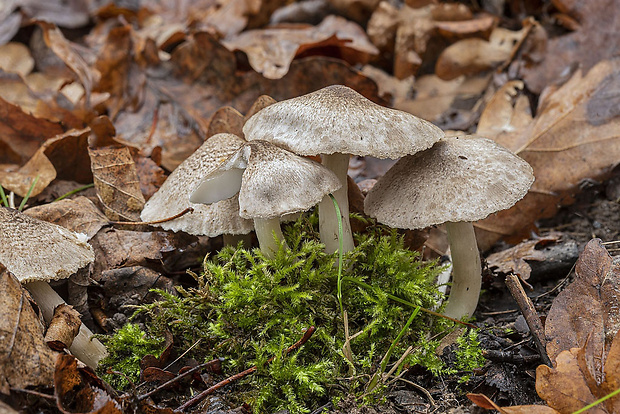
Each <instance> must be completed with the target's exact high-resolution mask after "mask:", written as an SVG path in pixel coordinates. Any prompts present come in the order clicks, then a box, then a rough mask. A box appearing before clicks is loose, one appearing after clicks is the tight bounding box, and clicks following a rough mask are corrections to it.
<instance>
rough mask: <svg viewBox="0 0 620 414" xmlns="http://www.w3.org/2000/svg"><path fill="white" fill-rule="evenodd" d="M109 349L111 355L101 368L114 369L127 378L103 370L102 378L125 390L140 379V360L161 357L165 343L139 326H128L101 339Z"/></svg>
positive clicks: (102, 363)
mask: <svg viewBox="0 0 620 414" xmlns="http://www.w3.org/2000/svg"><path fill="white" fill-rule="evenodd" d="M101 338H102V339H103V340H104V341H105V344H106V347H107V348H108V353H109V355H108V356H107V357H106V358H105V359H104V360H103V361H101V363H100V365H99V366H100V367H101V368H102V367H112V369H113V370H115V371H118V372H122V373H123V374H125V376H119V375H115V374H107V373H105V370H103V369H101V370H100V372H101V373H102V377H103V379H104V380H106V381H107V382H109V383H110V385H112V386H113V387H115V388H119V389H120V388H124V387H125V386H127V385H128V384H129V381H132V382H134V383H135V382H136V381H138V379H139V378H140V360H141V359H142V358H143V357H144V356H146V355H155V356H159V354H161V352H162V351H163V343H164V341H163V340H162V339H161V338H160V337H159V336H157V337H152V336H150V335H148V334H147V333H146V332H144V331H143V330H142V329H140V327H139V326H138V325H134V324H130V323H128V324H126V325H125V326H123V327H122V328H121V329H119V330H118V331H116V333H115V334H114V335H113V336H104V337H101Z"/></svg>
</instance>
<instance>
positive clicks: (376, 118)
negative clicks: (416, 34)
mask: <svg viewBox="0 0 620 414" xmlns="http://www.w3.org/2000/svg"><path fill="white" fill-rule="evenodd" d="M243 132H244V134H245V137H246V139H247V140H248V141H252V140H264V141H269V142H271V143H273V144H276V145H278V146H280V147H282V148H285V149H287V150H289V151H292V152H294V153H296V154H299V155H306V156H308V155H319V154H320V155H321V158H322V160H323V165H324V166H326V167H327V168H329V169H330V170H331V171H333V172H334V173H335V174H336V176H337V177H338V179H339V180H340V182H341V183H342V187H341V189H340V190H338V191H336V192H335V193H334V197H335V198H336V201H337V202H338V205H339V207H340V212H341V216H342V224H343V250H344V251H345V252H347V251H350V250H351V249H353V248H354V244H353V236H352V234H351V224H350V223H349V203H348V200H347V170H348V167H349V157H350V155H361V156H373V157H377V158H394V159H395V158H399V157H402V156H404V155H407V154H413V153H415V152H418V151H422V150H424V149H427V148H429V147H430V146H431V145H433V143H435V142H436V141H437V140H438V139H440V138H441V137H443V136H444V134H443V132H442V130H441V129H439V128H438V127H436V126H434V125H433V124H431V123H430V122H427V121H424V120H422V119H419V118H417V117H415V116H413V115H411V114H408V113H406V112H402V111H397V110H395V109H389V108H385V107H382V106H380V105H377V104H375V103H373V102H371V101H370V100H368V99H366V98H365V97H363V96H362V95H360V94H359V93H357V92H355V91H354V90H352V89H350V88H348V87H346V86H343V85H332V86H328V87H326V88H323V89H320V90H318V91H316V92H312V93H309V94H307V95H303V96H299V97H297V98H293V99H289V100H286V101H281V102H278V103H275V104H273V105H270V106H268V107H267V108H265V109H263V110H261V111H259V112H258V113H257V114H256V115H254V116H253V117H251V118H250V119H249V120H248V121H247V122H246V124H245V126H244V127H243ZM319 231H320V233H321V241H322V242H323V243H324V244H325V249H326V251H327V252H328V253H333V252H335V251H336V250H338V246H339V243H338V218H337V216H336V210H335V208H334V205H333V203H332V201H331V200H330V199H329V198H327V197H326V198H324V199H323V200H322V201H321V203H320V204H319Z"/></svg>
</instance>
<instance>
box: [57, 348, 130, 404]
mask: <svg viewBox="0 0 620 414" xmlns="http://www.w3.org/2000/svg"><path fill="white" fill-rule="evenodd" d="M54 395H55V396H56V404H57V405H58V407H59V408H60V409H61V410H62V411H63V412H70V413H89V414H95V413H96V414H122V411H121V408H120V405H119V404H118V403H117V402H116V401H114V399H113V398H112V397H111V396H110V395H108V393H107V392H106V391H105V386H104V384H103V382H102V381H101V380H100V379H99V378H97V377H96V376H95V375H94V374H93V373H92V371H91V372H89V371H88V369H86V368H84V369H80V368H78V367H77V359H76V358H75V357H74V356H72V355H59V356H58V358H57V359H56V367H55V372H54Z"/></svg>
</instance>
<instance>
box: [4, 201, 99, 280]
mask: <svg viewBox="0 0 620 414" xmlns="http://www.w3.org/2000/svg"><path fill="white" fill-rule="evenodd" d="M85 239H86V237H83V238H81V237H79V235H78V234H77V233H74V232H72V231H71V230H68V229H66V228H64V227H61V226H58V225H56V224H52V223H48V222H47V221H42V220H38V219H35V218H32V217H29V216H27V215H25V214H22V213H20V212H18V211H17V210H11V209H8V208H5V207H0V263H1V264H2V265H4V266H5V267H6V268H7V269H8V271H9V272H11V273H12V274H13V275H14V276H15V277H16V278H17V279H19V281H20V282H21V283H28V282H34V281H49V280H58V279H64V278H67V277H69V276H71V275H73V274H74V273H76V272H77V271H78V270H79V269H81V268H83V267H84V266H87V265H89V264H90V263H92V262H93V261H94V260H95V253H94V252H93V249H92V247H91V246H90V245H89V244H88V243H86V241H85Z"/></svg>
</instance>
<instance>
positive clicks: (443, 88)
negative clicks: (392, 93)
mask: <svg viewBox="0 0 620 414" xmlns="http://www.w3.org/2000/svg"><path fill="white" fill-rule="evenodd" d="M490 79H491V77H490V76H488V75H483V76H478V77H464V76H462V77H459V78H456V79H453V80H450V81H445V80H442V79H440V78H439V77H437V76H436V75H425V76H421V77H419V78H417V79H416V82H415V84H414V85H413V91H414V93H415V95H414V96H415V98H413V99H409V98H406V99H401V100H396V101H395V102H394V108H396V109H400V110H401V111H406V112H409V113H411V114H413V115H416V116H418V117H420V118H423V119H426V120H429V121H431V122H439V121H440V120H441V119H442V118H443V117H444V116H445V114H446V113H448V111H450V110H452V109H453V108H454V104H455V103H457V102H466V101H468V100H472V99H475V98H476V97H478V96H480V95H482V93H483V92H484V90H485V89H486V88H487V87H488V85H489V82H490Z"/></svg>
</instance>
